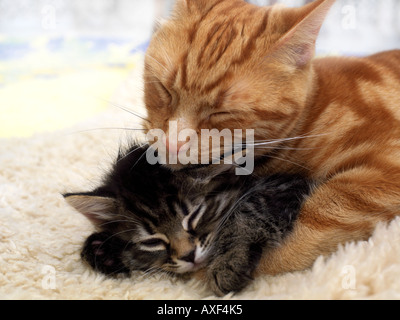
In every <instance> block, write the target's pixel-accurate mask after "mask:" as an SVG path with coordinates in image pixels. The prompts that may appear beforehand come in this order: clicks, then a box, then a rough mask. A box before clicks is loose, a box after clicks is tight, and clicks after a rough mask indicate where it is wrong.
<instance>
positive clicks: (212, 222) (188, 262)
mask: <svg viewBox="0 0 400 320" xmlns="http://www.w3.org/2000/svg"><path fill="white" fill-rule="evenodd" d="M146 150H147V148H146V147H142V148H140V147H133V148H132V149H131V150H130V151H129V152H127V153H125V154H121V155H120V156H119V158H118V161H117V162H116V164H115V165H114V168H113V171H112V172H111V173H110V174H109V175H108V176H107V178H106V180H105V181H104V183H103V185H102V186H101V187H100V188H97V189H96V190H94V191H92V192H88V193H74V194H66V195H65V198H66V200H67V202H68V203H69V204H70V205H71V206H72V207H74V208H75V209H76V210H78V211H79V212H81V213H82V214H83V215H85V216H86V217H87V218H88V219H89V220H90V221H91V222H92V223H93V224H94V226H95V227H96V229H97V231H99V232H103V233H105V234H110V241H111V240H112V239H114V238H116V239H118V241H117V242H118V243H120V246H121V247H122V248H120V249H121V254H122V257H121V259H122V261H123V264H124V265H125V267H127V268H128V269H130V270H150V269H156V270H165V271H171V272H174V273H188V272H193V271H195V270H197V269H199V268H201V267H204V265H205V263H206V262H207V260H208V258H209V256H210V254H211V253H212V244H213V240H214V238H215V236H216V234H217V232H218V227H219V225H218V223H219V222H220V217H221V215H222V214H223V213H224V212H225V210H226V208H227V207H228V206H230V204H231V201H234V200H233V199H234V196H235V195H236V194H235V190H233V189H232V188H230V189H229V192H228V191H227V189H228V188H227V185H229V180H227V179H226V178H223V179H220V176H216V177H213V176H212V175H204V174H203V172H202V169H197V170H189V171H187V170H183V171H176V172H173V171H171V170H170V169H168V168H165V167H162V166H160V165H154V166H152V165H150V164H149V163H148V162H147V161H146V156H145V152H146ZM207 171H209V170H207ZM232 178H233V179H235V177H234V176H232ZM210 190H212V191H210ZM114 242H115V241H114Z"/></svg>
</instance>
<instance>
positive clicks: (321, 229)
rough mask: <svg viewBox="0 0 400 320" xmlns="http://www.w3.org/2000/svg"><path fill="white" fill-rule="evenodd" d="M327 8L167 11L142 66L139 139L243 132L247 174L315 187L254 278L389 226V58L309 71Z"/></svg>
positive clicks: (393, 88)
mask: <svg viewBox="0 0 400 320" xmlns="http://www.w3.org/2000/svg"><path fill="white" fill-rule="evenodd" d="M334 3H335V0H317V1H314V2H311V3H309V4H307V5H306V6H303V7H301V8H285V7H282V6H272V7H259V6H255V5H252V4H248V3H246V2H245V1H243V0H178V1H177V4H176V7H175V10H174V14H173V16H172V18H171V19H170V20H168V21H166V22H164V23H163V24H162V25H160V27H159V29H158V30H157V31H156V32H155V34H154V36H153V39H152V41H151V43H150V47H149V49H148V52H147V55H146V61H145V75H144V79H145V103H146V108H147V111H148V119H149V123H147V124H146V126H147V129H152V128H160V129H162V130H164V132H166V133H168V130H169V128H168V122H169V121H172V120H175V121H177V123H178V129H184V128H191V129H194V130H196V131H197V132H199V133H200V130H201V129H211V128H217V129H219V130H222V129H224V128H229V129H231V130H233V129H254V130H255V139H256V142H259V143H256V150H255V152H256V158H263V157H264V159H265V161H264V163H263V164H261V165H258V167H257V168H256V172H255V174H258V175H262V174H267V173H268V174H271V173H274V172H285V173H300V174H303V175H306V176H308V177H310V178H312V179H314V180H316V181H318V183H319V184H318V186H317V187H316V188H315V190H314V191H313V193H312V195H311V196H310V197H309V198H308V199H307V200H306V201H305V204H304V205H303V208H302V210H301V214H300V217H299V219H298V221H297V222H296V224H295V227H294V231H293V232H292V234H291V235H290V236H288V237H287V238H286V240H285V241H284V243H282V245H281V246H279V247H278V248H276V249H273V250H272V251H268V252H265V253H264V256H263V258H262V261H261V263H260V265H259V267H258V271H257V273H261V274H279V273H283V272H290V271H295V270H303V269H305V268H308V267H310V266H311V265H312V264H313V262H314V261H315V260H316V258H317V257H318V256H320V255H327V254H330V253H332V252H334V251H335V250H337V248H338V245H339V244H343V243H346V242H348V241H359V240H366V239H368V238H369V237H370V236H371V234H372V233H373V231H374V229H375V227H376V225H377V224H378V223H380V222H388V221H391V220H392V219H394V218H395V217H396V216H397V215H399V214H400V160H399V159H400V51H399V50H397V51H391V52H385V53H381V54H377V55H373V56H370V57H366V58H345V57H329V58H320V59H314V51H315V42H316V38H317V36H318V33H319V30H320V28H321V26H322V23H323V21H324V19H325V17H326V15H327V13H328V11H329V9H330V8H331V6H332V5H333V4H334ZM338 27H339V26H338ZM277 139H278V140H277ZM266 141H267V142H266ZM179 147H180V145H179V144H178V145H176V146H173V145H172V146H171V145H169V146H167V148H168V150H169V152H177V151H179Z"/></svg>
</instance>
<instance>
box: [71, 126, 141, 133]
mask: <svg viewBox="0 0 400 320" xmlns="http://www.w3.org/2000/svg"><path fill="white" fill-rule="evenodd" d="M100 130H123V131H146V130H147V129H144V128H143V129H140V128H125V127H104V128H92V129H85V130H79V131H75V133H84V132H92V131H100Z"/></svg>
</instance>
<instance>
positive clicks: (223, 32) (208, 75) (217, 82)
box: [147, 0, 276, 94]
mask: <svg viewBox="0 0 400 320" xmlns="http://www.w3.org/2000/svg"><path fill="white" fill-rule="evenodd" d="M271 12H272V9H271V8H270V7H257V6H255V5H251V4H248V3H246V2H244V1H241V0H231V1H215V2H214V3H213V4H212V5H210V6H209V7H208V8H207V10H197V11H196V10H192V11H191V14H187V12H186V13H185V14H184V15H183V16H184V17H185V18H184V19H182V17H180V18H178V19H182V21H180V22H179V23H177V21H175V20H172V21H170V22H169V23H167V24H166V26H165V27H164V28H161V29H160V34H159V35H157V34H156V35H155V37H154V39H153V47H157V48H158V47H159V46H161V47H162V48H163V50H157V52H153V51H152V46H151V47H150V50H149V51H148V57H149V58H148V59H147V60H148V61H147V62H148V64H149V65H151V66H152V67H151V69H153V70H157V71H156V72H157V76H158V77H160V74H161V75H162V78H163V80H164V81H165V85H166V86H167V87H168V88H179V90H180V91H190V92H198V91H199V90H200V91H201V92H202V93H203V94H207V93H211V92H212V91H213V90H214V89H215V88H218V87H219V86H221V85H222V84H223V83H226V84H227V85H228V84H229V80H231V78H232V75H233V74H232V72H231V71H232V68H238V67H244V68H248V64H246V62H248V61H249V60H250V59H251V57H252V56H257V53H256V52H255V50H256V49H257V48H258V47H262V51H264V52H265V50H266V48H267V47H269V46H270V44H271V42H273V41H275V40H276V39H274V35H271V34H267V33H266V32H265V31H266V30H267V29H268V28H270V23H271V21H272V20H273V19H271V14H270V13H271ZM181 24H184V25H185V27H184V28H182V25H181ZM177 28H179V32H178V30H177ZM165 39H168V40H169V41H165ZM174 39H175V40H176V41H174ZM158 41H160V43H159V44H157V42H158ZM154 44H155V45H154ZM153 58H154V59H153ZM156 60H157V61H156ZM158 61H159V62H161V63H162V66H160V65H159V64H158V63H157V62H158ZM163 67H164V68H163ZM160 68H161V69H160Z"/></svg>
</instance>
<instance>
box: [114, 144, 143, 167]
mask: <svg viewBox="0 0 400 320" xmlns="http://www.w3.org/2000/svg"><path fill="white" fill-rule="evenodd" d="M140 148H142V146H139V147H137V148H136V149H134V150H131V151H129V152H128V153H127V154H125V155H124V156H123V157H121V158H120V159H118V161H117V163H118V162H120V161H121V160H123V159H125V158H126V157H129V156H130V155H131V154H132V153H134V152H135V151H137V150H139V149H140ZM144 153H146V152H144ZM139 160H140V159H139ZM135 165H136V164H135Z"/></svg>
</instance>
